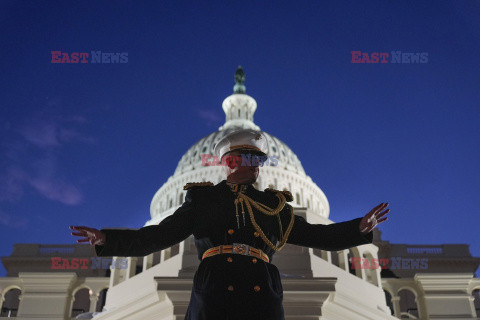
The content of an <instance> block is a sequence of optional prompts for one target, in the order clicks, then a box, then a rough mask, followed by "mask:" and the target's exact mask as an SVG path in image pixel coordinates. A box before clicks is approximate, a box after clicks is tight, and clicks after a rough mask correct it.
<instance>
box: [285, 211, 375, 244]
mask: <svg viewBox="0 0 480 320" xmlns="http://www.w3.org/2000/svg"><path fill="white" fill-rule="evenodd" d="M288 206H289V205H288ZM286 207H287V205H286ZM280 214H281V219H282V226H283V228H284V229H283V230H284V232H285V230H286V228H287V226H288V223H289V222H290V219H291V213H290V209H289V208H287V210H285V209H284V210H282V212H281V213H280ZM361 220H362V218H361V217H360V218H356V219H353V220H350V221H344V222H339V223H333V224H329V225H325V224H311V223H308V222H307V221H306V220H305V218H303V217H301V216H298V215H295V220H294V221H295V222H294V224H293V228H292V231H291V232H290V236H289V237H288V239H287V243H290V244H295V245H298V246H303V247H309V248H315V249H320V250H327V251H339V250H345V249H348V248H352V247H356V246H359V245H362V244H368V243H372V241H373V231H370V232H369V233H367V234H365V235H363V234H362V233H361V232H360V229H359V225H360V221H361Z"/></svg>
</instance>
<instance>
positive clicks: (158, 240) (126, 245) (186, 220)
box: [95, 190, 196, 257]
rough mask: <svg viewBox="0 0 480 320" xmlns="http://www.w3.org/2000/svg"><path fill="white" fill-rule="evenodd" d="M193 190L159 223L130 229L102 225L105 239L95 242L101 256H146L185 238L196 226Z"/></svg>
mask: <svg viewBox="0 0 480 320" xmlns="http://www.w3.org/2000/svg"><path fill="white" fill-rule="evenodd" d="M192 192H193V191H192V190H188V191H187V194H186V196H185V202H184V203H183V205H182V206H181V207H180V208H178V209H177V210H176V211H175V212H174V213H173V214H171V215H170V216H168V217H166V218H165V219H163V220H162V221H161V222H160V223H159V224H157V225H152V226H146V227H143V228H140V229H128V230H118V229H102V230H101V231H102V232H103V233H104V234H105V243H104V244H103V245H95V252H96V254H97V256H98V257H105V256H121V257H140V256H146V255H149V254H151V253H153V252H157V251H160V250H163V249H166V248H168V247H171V246H173V245H175V244H177V243H179V242H181V241H183V240H185V239H186V238H187V237H188V236H190V235H191V234H192V233H193V230H194V226H195V212H196V210H195V205H194V201H193V198H192V197H193V194H192Z"/></svg>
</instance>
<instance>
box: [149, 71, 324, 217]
mask: <svg viewBox="0 0 480 320" xmlns="http://www.w3.org/2000/svg"><path fill="white" fill-rule="evenodd" d="M244 81H245V74H244V73H243V70H242V68H241V67H239V68H238V69H237V72H236V73H235V82H236V84H235V86H234V93H233V94H232V95H230V96H229V97H227V98H225V100H224V101H223V103H222V108H223V111H224V112H225V123H224V124H223V125H222V126H221V127H219V128H218V130H217V131H215V132H212V133H211V134H209V135H207V136H205V137H203V138H202V139H200V140H199V141H197V142H196V143H195V144H194V145H192V146H191V147H190V148H189V149H188V150H187V152H186V153H185V154H184V155H183V156H182V158H181V159H180V161H179V163H178V165H177V168H176V169H175V172H174V173H173V175H172V176H170V177H169V178H168V180H167V181H166V182H165V183H164V184H163V186H162V187H161V188H160V189H159V190H158V191H157V192H156V194H155V196H154V197H153V200H152V203H151V205H150V215H151V220H149V221H148V222H147V223H146V225H151V224H158V223H159V222H160V221H161V220H163V219H164V218H165V217H167V216H169V215H170V214H172V213H173V212H174V211H175V210H176V209H177V208H178V207H179V206H180V205H181V204H182V203H183V201H184V197H185V194H186V191H184V190H183V186H184V185H185V184H186V183H188V182H202V181H211V182H213V183H214V184H217V183H219V182H220V181H222V180H224V179H225V178H226V177H225V173H224V169H223V168H222V167H221V166H205V165H202V155H204V157H208V155H211V156H213V155H214V151H213V150H214V147H215V145H216V143H217V142H218V141H220V140H221V139H222V138H223V137H224V136H225V135H227V134H229V133H231V132H233V131H236V130H239V129H254V130H259V131H261V132H262V133H263V134H264V135H265V137H266V138H267V141H268V148H269V150H268V156H269V157H276V158H277V159H278V164H277V165H276V166H273V165H270V166H269V165H265V166H262V167H260V173H259V176H258V179H257V181H256V182H255V184H254V186H255V187H256V188H257V189H258V190H264V189H265V188H274V189H278V190H289V191H290V192H291V193H292V195H293V197H294V200H293V202H291V204H292V206H293V207H306V208H307V209H310V210H312V211H314V212H315V213H317V214H319V215H321V216H323V217H325V218H328V215H329V204H328V200H327V198H326V196H325V194H324V193H323V192H322V190H321V189H320V188H319V187H318V186H317V185H316V184H315V183H314V182H313V181H312V179H311V178H310V177H309V176H307V175H306V173H305V170H304V169H303V166H302V164H301V162H300V160H299V159H298V157H297V155H296V154H295V153H294V152H293V151H292V150H291V149H290V147H288V146H287V145H286V144H285V143H284V142H283V141H281V140H280V139H278V138H277V137H275V136H274V135H272V134H270V133H268V132H265V131H262V130H261V129H260V127H259V126H258V125H256V124H255V123H254V121H253V114H254V113H255V110H256V109H257V102H256V101H255V99H253V98H252V97H250V96H249V95H247V94H246V93H245V86H244ZM210 161H211V160H210Z"/></svg>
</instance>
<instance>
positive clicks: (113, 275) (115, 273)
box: [109, 257, 122, 288]
mask: <svg viewBox="0 0 480 320" xmlns="http://www.w3.org/2000/svg"><path fill="white" fill-rule="evenodd" d="M117 259H118V257H113V261H115V263H112V264H113V265H116V260H117ZM121 270H122V269H119V268H113V269H110V284H109V287H110V288H111V287H113V286H116V285H117V284H119V283H120V272H121Z"/></svg>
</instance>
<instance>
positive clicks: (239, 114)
mask: <svg viewBox="0 0 480 320" xmlns="http://www.w3.org/2000/svg"><path fill="white" fill-rule="evenodd" d="M238 117H239V118H240V109H238Z"/></svg>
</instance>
